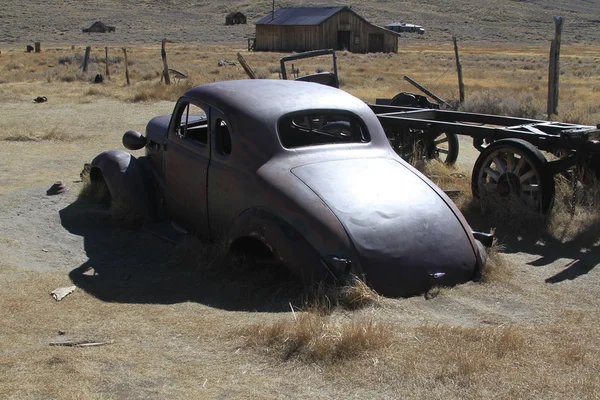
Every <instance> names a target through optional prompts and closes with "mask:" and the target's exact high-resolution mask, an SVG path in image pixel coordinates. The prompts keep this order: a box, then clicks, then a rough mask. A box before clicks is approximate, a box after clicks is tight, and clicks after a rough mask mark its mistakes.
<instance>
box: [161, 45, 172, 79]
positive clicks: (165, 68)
mask: <svg viewBox="0 0 600 400" xmlns="http://www.w3.org/2000/svg"><path fill="white" fill-rule="evenodd" d="M165 43H167V39H163V40H162V46H161V50H160V55H161V57H162V61H163V76H164V77H165V85H170V84H171V78H169V65H168V64H167V50H166V49H165Z"/></svg>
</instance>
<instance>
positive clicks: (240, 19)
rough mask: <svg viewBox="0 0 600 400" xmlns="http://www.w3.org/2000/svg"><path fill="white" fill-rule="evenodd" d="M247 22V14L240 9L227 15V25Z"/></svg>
mask: <svg viewBox="0 0 600 400" xmlns="http://www.w3.org/2000/svg"><path fill="white" fill-rule="evenodd" d="M245 23H246V16H245V15H244V14H242V13H241V12H239V11H234V12H230V13H229V14H227V16H226V17H225V25H239V24H245Z"/></svg>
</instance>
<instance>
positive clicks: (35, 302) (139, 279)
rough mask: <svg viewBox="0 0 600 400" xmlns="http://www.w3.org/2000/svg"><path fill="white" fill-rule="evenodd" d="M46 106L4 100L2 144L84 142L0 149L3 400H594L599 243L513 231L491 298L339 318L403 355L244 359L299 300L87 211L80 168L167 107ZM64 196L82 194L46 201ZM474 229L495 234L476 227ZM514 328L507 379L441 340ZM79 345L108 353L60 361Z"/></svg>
mask: <svg viewBox="0 0 600 400" xmlns="http://www.w3.org/2000/svg"><path fill="white" fill-rule="evenodd" d="M40 89H44V87H43V86H39V85H37V84H34V85H30V86H29V87H28V88H26V89H22V91H21V92H20V93H21V94H19V95H16V96H12V97H5V100H3V101H2V109H3V110H9V111H10V112H8V113H6V114H4V111H3V118H2V121H0V130H1V131H2V132H3V134H4V137H6V136H7V132H8V131H15V132H35V131H36V130H37V131H40V132H42V133H43V132H45V131H47V130H52V129H54V130H58V131H67V132H69V133H70V134H72V135H75V136H74V137H70V139H69V136H67V139H68V140H62V141H61V140H46V141H44V140H41V141H18V140H17V141H15V140H6V139H4V140H3V141H2V147H3V149H2V157H1V158H0V188H2V189H1V194H2V195H1V196H0V282H2V284H3V289H2V290H1V291H0V310H2V314H3V316H2V318H1V319H0V375H1V376H2V379H1V380H0V397H3V398H61V399H62V398H323V399H325V398H333V397H340V398H390V399H392V398H398V397H405V398H428V399H430V398H444V399H450V398H457V399H458V398H482V397H486V398H598V393H600V372H599V370H600V364H599V363H598V360H599V359H600V358H599V356H600V351H599V347H598V344H597V340H598V338H599V330H598V329H599V328H598V322H599V321H600V318H599V317H600V300H599V299H600V297H599V296H598V294H599V289H598V288H599V287H600V286H599V280H600V269H599V268H597V267H598V264H599V263H600V247H599V243H598V242H596V243H581V242H578V243H566V244H563V243H544V242H543V241H538V240H535V241H531V240H528V239H526V238H522V237H521V236H520V235H519V233H518V232H506V231H503V230H502V229H501V228H500V229H498V232H497V233H498V237H499V239H500V241H501V242H502V243H503V244H504V246H505V248H506V255H505V259H506V261H507V267H506V271H504V272H503V275H502V276H501V277H500V278H499V279H497V280H496V281H494V282H491V283H488V284H481V283H473V282H472V283H468V284H465V285H460V286H458V287H456V288H454V289H448V290H443V291H442V292H441V293H440V294H439V295H438V296H437V297H435V298H433V299H426V298H424V297H413V298H409V299H386V300H384V301H383V305H382V306H381V307H378V308H374V309H370V308H369V309H364V310H360V311H353V312H348V311H341V312H340V313H339V315H338V317H339V318H341V319H344V320H355V319H356V318H368V319H370V320H374V321H377V323H381V324H385V325H386V326H389V327H391V328H392V329H393V331H394V334H393V340H392V344H391V345H390V347H388V348H386V349H384V350H383V351H380V352H376V353H373V354H368V355H367V356H365V357H363V358H360V359H358V360H356V361H350V362H346V363H340V364H336V365H321V364H319V363H303V362H294V361H282V360H281V359H278V358H277V357H273V355H272V354H270V353H269V351H268V349H267V351H266V352H264V353H263V352H258V353H257V352H256V351H255V350H253V349H248V348H246V347H245V346H244V345H243V342H242V341H241V338H240V334H239V330H240V329H241V328H243V327H245V326H249V325H251V324H268V323H271V322H273V321H278V320H281V319H291V318H294V316H293V313H292V312H291V311H290V306H291V304H290V301H291V300H290V299H286V298H285V297H283V298H282V297H281V296H278V294H277V293H276V292H269V290H270V289H269V290H267V291H266V293H253V292H248V291H245V290H243V289H240V288H241V287H242V288H243V286H241V287H240V286H239V285H236V284H227V283H223V282H219V281H215V280H214V279H212V280H211V279H209V278H206V277H204V276H202V275H201V274H199V273H198V272H197V271H195V270H194V269H193V268H186V266H176V265H173V263H171V262H170V260H171V259H172V256H173V254H174V252H175V248H174V246H173V245H171V244H169V243H166V242H164V241H162V240H161V239H158V238H157V237H155V236H153V235H151V234H150V233H148V232H146V231H143V230H134V229H127V228H124V227H122V226H120V225H119V224H117V223H115V222H114V221H113V220H112V219H111V218H110V217H109V215H108V214H107V213H106V212H105V211H104V210H102V209H99V208H97V207H95V206H93V205H91V204H89V203H85V202H80V201H77V195H78V192H79V190H80V188H81V186H82V183H81V182H80V178H79V172H80V170H81V167H82V166H83V164H84V163H85V162H89V161H90V160H91V158H92V157H93V156H94V155H95V154H97V153H99V152H100V151H102V150H105V149H109V148H120V147H121V146H120V137H121V134H122V132H124V131H126V130H128V129H132V128H134V129H138V130H140V131H143V128H144V124H145V122H146V121H147V120H148V119H149V118H151V117H153V116H155V115H158V114H162V113H168V112H170V109H171V106H172V104H171V103H169V102H157V103H135V104H133V103H128V104H126V106H125V105H124V103H122V102H120V101H116V100H110V99H98V100H97V101H94V102H90V101H81V99H80V98H77V97H74V96H71V95H61V94H59V93H57V94H55V95H54V96H51V95H50V96H49V101H48V103H46V104H34V103H31V100H30V99H31V98H32V96H31V95H32V94H34V93H39V92H40ZM46 89H48V88H46ZM45 93H48V92H45ZM65 115H69V116H70V117H69V118H65V117H64V116H65ZM32 116H34V117H32ZM39 121H44V123H40V122H39ZM77 134H81V135H83V138H81V137H78V136H77ZM473 157H474V155H473V153H472V150H469V142H468V141H466V140H463V141H461V156H460V158H459V160H460V162H461V163H463V165H464V166H465V167H468V165H472V160H473ZM59 180H60V181H62V182H63V183H64V184H66V185H67V187H69V189H70V190H69V191H67V192H66V193H63V194H59V195H56V196H47V195H46V190H47V189H48V188H49V187H50V186H51V185H52V184H53V183H54V182H55V181H59ZM471 223H472V224H473V226H474V228H477V229H482V230H483V229H488V228H489V226H486V222H485V220H481V219H479V218H475V219H473V220H472V221H471ZM72 284H74V285H76V286H77V289H76V291H75V292H74V293H72V294H71V295H69V296H68V297H66V298H65V299H64V300H63V301H61V302H55V301H54V300H53V299H52V298H51V297H50V295H49V293H50V292H51V291H52V290H54V289H56V288H58V287H63V286H70V285H72ZM424 329H425V331H424ZM453 329H454V330H457V329H458V330H459V331H453ZM506 329H513V330H515V332H517V336H518V338H520V339H519V340H518V341H517V342H516V343H517V344H516V345H515V346H516V349H517V350H516V351H515V352H513V353H510V348H511V347H510V345H507V346H506V348H507V349H508V350H507V351H509V355H510V357H508V358H502V359H501V362H499V363H498V364H488V363H487V361H486V359H487V358H490V357H491V358H494V357H493V356H492V355H490V354H492V353H490V354H487V353H485V352H484V353H483V355H480V356H478V357H479V358H477V357H476V358H473V359H471V358H470V357H474V356H472V354H475V353H471V352H472V351H475V350H473V349H475V348H478V346H483V348H484V349H485V348H486V347H485V346H487V345H488V341H487V339H485V338H486V337H487V336H484V337H483V339H482V341H479V339H469V338H470V337H471V336H468V335H467V336H466V338H467V339H465V340H466V342H465V343H462V342H461V344H460V345H459V344H453V343H454V342H453V340H454V339H453V338H452V337H446V336H439V335H441V333H435V332H437V330H439V331H440V332H441V331H444V332H446V331H449V332H458V333H457V334H456V337H462V336H461V335H462V334H463V333H464V332H467V331H468V332H471V331H469V330H475V331H473V332H505V330H506ZM432 332H433V333H432ZM461 332H462V333H461ZM436 335H438V336H436ZM67 339H69V340H71V339H72V340H77V339H86V340H93V341H109V342H111V344H107V345H105V346H99V347H90V348H70V347H53V346H50V345H49V344H50V343H51V342H53V341H56V340H67ZM490 343H491V342H490ZM463 345H464V346H465V347H464V348H462V346H463ZM469 346H474V347H473V348H471V347H469ZM455 353H456V354H455ZM450 354H454V356H453V357H458V358H452V357H450ZM477 354H479V353H477ZM461 360H462V361H461ZM461 363H462V364H461ZM478 366H479V367H478ZM356 371H358V372H356ZM498 377H500V378H498Z"/></svg>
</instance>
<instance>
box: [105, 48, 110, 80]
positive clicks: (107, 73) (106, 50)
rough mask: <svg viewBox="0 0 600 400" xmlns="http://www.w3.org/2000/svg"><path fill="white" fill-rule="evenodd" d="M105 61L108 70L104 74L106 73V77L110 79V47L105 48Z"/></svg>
mask: <svg viewBox="0 0 600 400" xmlns="http://www.w3.org/2000/svg"><path fill="white" fill-rule="evenodd" d="M104 63H105V64H106V71H105V73H104V75H106V79H110V71H109V69H108V47H105V48H104Z"/></svg>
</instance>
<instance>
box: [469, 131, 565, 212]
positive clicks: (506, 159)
mask: <svg viewBox="0 0 600 400" xmlns="http://www.w3.org/2000/svg"><path fill="white" fill-rule="evenodd" d="M471 189H472V191H473V196H474V197H477V198H482V199H483V198H488V199H489V196H490V195H496V196H498V197H499V198H507V197H509V196H514V197H513V198H516V199H518V201H519V202H522V203H524V204H525V205H526V206H527V207H528V208H533V209H535V210H537V211H540V212H542V213H547V212H548V211H549V210H550V208H551V207H552V203H553V202H554V176H553V175H552V174H551V173H550V172H549V171H548V169H547V168H546V159H545V158H544V156H543V154H542V153H541V152H540V151H539V150H538V149H537V148H536V147H535V146H533V145H532V144H530V143H528V142H526V141H524V140H520V139H504V140H498V141H496V142H494V143H492V144H490V145H489V146H488V147H486V148H485V150H483V151H482V152H481V154H480V155H479V157H478V158H477V161H476V162H475V166H474V167H473V178H472V181H471Z"/></svg>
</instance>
